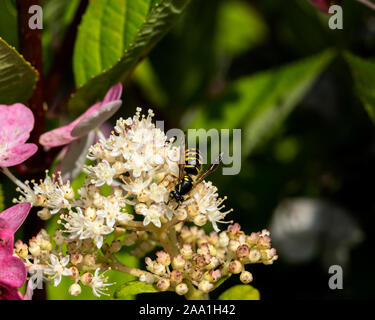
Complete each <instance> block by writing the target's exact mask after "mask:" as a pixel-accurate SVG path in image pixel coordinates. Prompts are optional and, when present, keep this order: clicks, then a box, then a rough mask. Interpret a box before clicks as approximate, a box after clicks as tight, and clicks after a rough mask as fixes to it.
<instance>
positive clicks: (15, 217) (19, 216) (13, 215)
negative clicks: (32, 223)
mask: <svg viewBox="0 0 375 320" xmlns="http://www.w3.org/2000/svg"><path fill="white" fill-rule="evenodd" d="M30 208H31V204H30V203H28V202H25V203H19V204H16V205H14V206H13V207H10V208H9V209H7V210H5V211H3V212H1V213H0V218H1V219H4V220H6V221H7V228H9V229H10V230H11V231H12V232H13V233H14V232H16V231H17V230H18V228H19V227H20V226H21V224H22V223H23V222H24V221H25V219H26V217H27V215H28V214H29V212H30Z"/></svg>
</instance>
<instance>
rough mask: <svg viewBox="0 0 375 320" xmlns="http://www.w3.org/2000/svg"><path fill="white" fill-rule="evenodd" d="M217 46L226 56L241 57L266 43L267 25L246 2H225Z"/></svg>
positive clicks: (220, 18)
mask: <svg viewBox="0 0 375 320" xmlns="http://www.w3.org/2000/svg"><path fill="white" fill-rule="evenodd" d="M217 21H218V27H217V31H216V32H217V34H216V46H217V48H218V50H220V51H222V52H223V53H225V54H226V55H232V56H236V55H239V54H241V53H243V52H245V51H247V50H249V49H251V48H253V47H255V46H257V45H259V44H261V43H262V41H264V39H265V37H266V35H267V31H268V30H267V25H266V24H265V22H264V20H263V18H262V16H261V15H260V14H259V13H258V12H257V11H256V9H254V8H253V7H252V6H251V5H250V4H249V3H247V2H245V1H238V0H235V1H228V0H227V1H224V2H222V3H221V5H220V8H219V12H218V19H217Z"/></svg>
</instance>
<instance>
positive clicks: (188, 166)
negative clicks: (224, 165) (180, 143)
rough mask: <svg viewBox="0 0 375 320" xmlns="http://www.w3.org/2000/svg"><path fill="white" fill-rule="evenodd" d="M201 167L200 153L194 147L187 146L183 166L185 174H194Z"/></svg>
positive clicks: (196, 173)
mask: <svg viewBox="0 0 375 320" xmlns="http://www.w3.org/2000/svg"><path fill="white" fill-rule="evenodd" d="M201 168H202V155H201V154H200V152H199V150H198V149H196V148H189V149H187V150H186V152H185V167H184V170H185V172H186V173H187V174H191V175H193V176H196V175H198V174H199V172H200V170H201Z"/></svg>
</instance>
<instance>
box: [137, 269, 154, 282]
mask: <svg viewBox="0 0 375 320" xmlns="http://www.w3.org/2000/svg"><path fill="white" fill-rule="evenodd" d="M139 281H142V282H144V283H147V284H153V283H154V282H155V277H154V276H153V275H152V274H151V273H148V272H147V273H146V272H145V273H142V274H141V275H140V276H139Z"/></svg>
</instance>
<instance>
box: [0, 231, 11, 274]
mask: <svg viewBox="0 0 375 320" xmlns="http://www.w3.org/2000/svg"><path fill="white" fill-rule="evenodd" d="M13 242H14V234H13V231H11V230H10V229H0V259H2V258H4V257H11V256H12V255H13ZM1 268H2V266H1V265H0V272H1Z"/></svg>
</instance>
